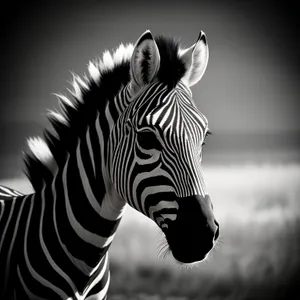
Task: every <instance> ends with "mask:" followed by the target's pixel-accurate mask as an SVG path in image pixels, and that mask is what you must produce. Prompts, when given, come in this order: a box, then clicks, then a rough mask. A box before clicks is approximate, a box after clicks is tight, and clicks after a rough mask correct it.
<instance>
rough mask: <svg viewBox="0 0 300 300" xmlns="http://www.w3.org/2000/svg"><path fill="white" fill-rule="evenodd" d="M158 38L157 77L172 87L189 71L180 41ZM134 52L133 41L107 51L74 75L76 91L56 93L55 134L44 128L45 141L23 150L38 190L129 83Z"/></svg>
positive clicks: (33, 142) (52, 114)
mask: <svg viewBox="0 0 300 300" xmlns="http://www.w3.org/2000/svg"><path fill="white" fill-rule="evenodd" d="M155 41H156V43H157V46H158V49H159V52H160V57H161V63H160V69H159V72H158V79H159V80H160V81H161V82H164V83H166V85H168V87H169V88H170V89H172V88H173V87H175V85H176V84H177V82H178V81H179V80H180V79H181V78H182V77H183V75H184V73H185V71H186V70H185V67H184V63H183V61H182V60H181V58H180V56H179V53H180V49H179V42H178V41H177V40H175V39H173V38H167V37H163V36H158V37H155ZM132 52H133V45H132V44H127V45H125V46H124V45H123V44H121V45H120V46H119V47H118V48H117V49H116V50H115V51H114V52H113V53H112V54H111V53H110V52H109V51H105V52H104V54H103V57H102V60H100V59H97V60H95V61H94V62H89V64H88V76H86V75H84V76H83V77H82V78H81V77H79V76H78V75H76V74H73V82H72V86H73V90H68V91H69V96H68V97H66V96H63V95H59V94H55V95H56V96H57V97H58V99H59V105H60V108H61V112H58V111H49V113H48V119H49V121H50V123H51V125H52V127H53V129H54V133H52V132H50V131H49V130H47V129H45V130H44V132H43V135H44V140H43V139H42V138H40V137H35V138H30V139H29V140H28V146H29V151H28V152H25V153H24V161H25V173H26V175H27V177H28V178H29V180H30V182H31V184H32V186H33V188H34V189H35V190H39V189H41V188H42V186H43V184H44V182H45V183H46V182H51V181H52V179H53V177H54V173H55V171H56V170H57V169H59V167H60V166H63V165H64V162H65V159H66V156H67V153H69V152H71V151H72V150H74V149H75V147H76V145H77V142H78V140H79V139H80V138H81V137H82V136H83V135H84V134H85V133H86V129H87V127H88V126H89V125H91V124H92V123H94V122H95V120H96V117H97V113H98V112H99V111H104V109H105V107H106V105H107V103H108V102H109V101H111V100H112V99H113V98H114V97H115V96H116V95H117V94H118V93H119V91H120V90H121V88H122V87H124V86H125V85H127V84H128V83H129V81H130V59H131V55H132Z"/></svg>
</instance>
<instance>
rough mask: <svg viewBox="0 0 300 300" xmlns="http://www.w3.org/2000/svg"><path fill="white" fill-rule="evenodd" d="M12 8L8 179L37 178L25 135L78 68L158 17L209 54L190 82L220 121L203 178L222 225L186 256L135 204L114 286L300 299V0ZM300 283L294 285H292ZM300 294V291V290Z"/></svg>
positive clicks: (6, 59)
mask: <svg viewBox="0 0 300 300" xmlns="http://www.w3.org/2000/svg"><path fill="white" fill-rule="evenodd" d="M30 3H31V4H29V3H25V2H24V3H22V4H19V3H18V4H13V3H12V4H8V5H7V6H5V7H4V6H3V7H2V8H1V12H0V13H1V24H2V26H1V50H0V51H1V52H2V56H1V57H2V63H1V68H0V79H1V98H0V184H4V185H7V186H9V187H13V188H16V189H18V190H20V191H22V192H30V191H31V186H30V184H29V182H28V181H27V179H26V177H25V176H24V174H23V171H22V170H23V162H22V153H21V152H22V150H23V149H26V138H28V137H30V136H34V135H41V133H42V130H43V128H45V127H49V123H48V122H47V119H46V112H47V109H53V108H55V107H58V105H57V100H56V98H55V97H54V96H53V95H51V93H63V94H65V93H66V88H70V84H69V83H68V80H71V74H70V71H73V72H75V73H77V74H79V75H82V74H83V73H84V72H86V71H87V68H86V67H87V63H88V61H89V60H91V59H94V58H95V57H97V56H101V54H102V53H103V51H104V50H106V49H108V50H110V49H114V48H116V47H117V46H118V45H119V44H120V43H121V42H123V43H127V42H132V43H135V41H136V40H137V38H138V37H139V36H140V35H141V34H142V33H143V32H144V31H145V30H146V29H150V30H151V31H152V33H153V34H160V33H164V34H166V35H170V36H176V37H178V38H180V40H181V43H182V45H183V46H185V47H189V46H190V45H192V44H193V43H194V42H195V41H196V39H197V36H198V34H199V32H200V30H203V31H204V32H205V33H206V34H207V38H208V44H209V47H210V60H209V63H208V68H207V71H206V73H205V75H204V77H203V78H202V80H201V82H200V83H198V84H197V85H196V86H194V87H193V88H192V91H193V95H194V99H195V101H196V104H197V106H198V108H199V109H200V111H201V112H202V113H204V114H205V115H206V117H207V118H208V120H209V125H210V128H211V130H212V132H213V134H212V136H210V137H209V138H208V141H207V145H205V148H204V156H203V169H204V176H205V179H206V184H207V187H208V190H209V192H210V195H211V198H212V201H213V203H214V207H215V213H216V216H217V218H218V221H219V223H220V230H221V232H220V233H221V238H220V242H219V244H218V246H217V247H216V249H214V251H213V252H212V253H211V255H210V257H209V259H208V260H207V261H205V262H204V263H202V264H200V265H199V266H198V267H195V268H192V269H185V268H182V267H181V266H179V265H178V264H176V263H174V262H173V261H172V258H171V257H166V258H161V257H160V255H159V253H160V249H161V248H160V245H161V243H162V241H163V236H162V235H161V233H159V231H158V229H157V228H156V226H155V224H154V223H152V222H151V221H149V220H148V219H146V218H145V217H144V216H142V215H141V214H139V213H137V212H135V211H133V210H132V209H130V208H128V209H127V212H126V214H125V216H124V219H123V220H122V222H121V225H120V228H119V230H118V232H117V235H116V238H115V240H114V243H113V245H112V248H111V252H110V253H111V255H110V257H111V269H112V279H111V281H112V282H111V287H110V292H109V293H110V296H111V299H153V300H154V299H260V298H261V299H285V298H287V299H294V298H297V296H292V295H294V294H293V292H296V291H297V290H296V288H297V285H298V284H299V283H300V282H299V278H300V271H299V270H300V268H299V266H300V256H299V254H300V234H299V233H300V227H299V226H300V139H299V133H300V122H299V111H300V110H299V103H298V101H299V50H300V46H299V44H298V37H299V34H298V28H299V22H300V21H299V18H298V12H299V8H298V6H297V4H296V1H290V0H287V1H284V3H282V2H280V3H279V2H271V1H256V0H255V1H189V0H186V1H155V0H153V1H143V0H140V1H137V2H134V1H123V2H121V1H120V0H119V1H116V0H111V1H107V2H105V1H92V0H87V1H77V0H73V1H66V0H60V1H51V2H45V1H43V2H38V3H34V2H30ZM295 295H297V293H296V294H295ZM298 296H299V293H298Z"/></svg>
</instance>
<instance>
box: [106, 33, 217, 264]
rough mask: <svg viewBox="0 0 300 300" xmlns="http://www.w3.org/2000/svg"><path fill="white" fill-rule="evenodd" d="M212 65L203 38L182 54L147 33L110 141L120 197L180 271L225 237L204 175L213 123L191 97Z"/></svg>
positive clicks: (113, 176) (114, 179)
mask: <svg viewBox="0 0 300 300" xmlns="http://www.w3.org/2000/svg"><path fill="white" fill-rule="evenodd" d="M207 61H208V46H207V41H206V36H205V34H204V33H203V32H202V31H201V33H200V35H199V38H198V40H197V42H196V43H195V44H194V45H193V46H191V47H190V48H188V49H184V50H182V49H179V47H178V44H176V43H174V41H173V40H172V41H171V40H169V41H167V42H166V40H161V39H160V38H154V37H153V36H152V34H151V33H150V31H146V32H145V33H144V34H143V35H142V36H141V37H140V38H139V39H138V41H137V42H136V44H135V47H134V49H133V54H132V57H131V61H130V75H131V80H130V83H129V84H128V86H127V87H126V89H127V91H128V93H127V95H129V96H128V97H129V99H128V101H127V106H126V108H125V109H124V110H123V112H122V114H120V117H119V118H118V121H117V123H116V125H115V127H114V128H113V130H112V133H111V136H110V139H111V149H110V155H111V157H110V162H111V163H110V170H109V172H110V177H111V181H112V183H113V185H114V187H115V189H116V191H117V193H118V194H119V195H120V196H121V197H122V198H123V199H124V200H125V201H127V203H129V204H130V205H131V206H132V207H134V208H135V209H136V210H138V211H140V212H141V213H143V214H144V215H146V216H148V217H149V218H151V219H152V220H153V221H154V222H156V223H157V225H158V226H159V227H160V228H161V230H162V231H163V232H164V234H165V236H166V240H167V242H168V245H169V248H170V250H171V251H172V254H173V256H174V258H175V259H176V260H177V261H179V262H182V263H192V262H196V261H201V260H203V259H204V258H205V257H206V255H207V254H208V253H209V251H210V250H211V249H212V248H213V246H214V244H215V242H216V239H217V238H218V234H219V225H218V223H217V222H216V220H215V218H214V214H213V207H212V203H211V200H210V197H209V195H207V194H206V190H205V184H204V181H203V176H202V171H201V160H202V146H203V144H204V139H205V136H206V135H207V134H208V133H209V129H208V122H207V119H206V118H205V116H204V115H203V114H202V113H201V112H200V111H199V110H198V109H197V107H196V105H195V103H194V101H193V98H192V92H191V90H190V87H191V86H192V85H194V84H196V83H197V82H198V81H199V80H200V78H201V77H202V75H203V73H204V71H205V69H206V66H207ZM168 76H169V77H170V78H169V79H170V80H168V79H166V77H168ZM124 94H126V93H124Z"/></svg>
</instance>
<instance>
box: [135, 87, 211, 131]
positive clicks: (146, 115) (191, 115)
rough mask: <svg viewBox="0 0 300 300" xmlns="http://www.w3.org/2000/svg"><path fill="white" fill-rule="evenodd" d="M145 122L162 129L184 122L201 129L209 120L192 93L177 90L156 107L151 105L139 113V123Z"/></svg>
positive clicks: (205, 126)
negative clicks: (198, 106) (196, 103)
mask: <svg viewBox="0 0 300 300" xmlns="http://www.w3.org/2000/svg"><path fill="white" fill-rule="evenodd" d="M145 123H146V124H147V125H148V126H154V127H157V128H159V129H162V130H166V129H168V128H169V127H174V126H175V127H174V128H176V125H178V126H180V127H181V125H182V124H184V125H186V127H189V125H190V126H192V127H194V128H195V127H198V128H199V129H200V130H201V131H204V130H205V129H206V128H207V127H208V120H207V118H206V117H205V115H204V114H203V113H201V112H200V111H199V110H198V108H197V107H196V105H195V103H194V100H193V99H192V97H191V93H190V92H188V94H187V93H186V94H185V95H184V96H182V94H180V93H178V91H177V90H174V91H172V92H171V93H170V94H169V95H168V97H166V98H164V99H162V101H160V102H158V103H157V105H156V106H155V107H153V106H149V107H148V108H147V109H145V110H144V111H143V113H141V114H139V120H138V124H145ZM180 123H182V124H180ZM186 129H187V128H186Z"/></svg>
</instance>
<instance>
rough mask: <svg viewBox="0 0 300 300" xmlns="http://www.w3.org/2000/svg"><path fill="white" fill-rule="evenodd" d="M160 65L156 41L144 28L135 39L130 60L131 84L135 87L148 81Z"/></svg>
mask: <svg viewBox="0 0 300 300" xmlns="http://www.w3.org/2000/svg"><path fill="white" fill-rule="evenodd" d="M159 66H160V55H159V50H158V47H157V45H156V42H155V40H154V38H153V36H152V34H151V32H150V30H146V31H145V32H144V33H143V34H142V35H141V36H140V38H139V39H138V40H137V42H136V44H135V46H134V49H133V53H132V57H131V62H130V75H131V84H132V86H133V87H135V88H138V89H139V88H141V87H142V86H144V85H146V84H148V83H150V82H151V81H152V80H153V78H154V77H155V76H156V74H157V72H158V70H159Z"/></svg>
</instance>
